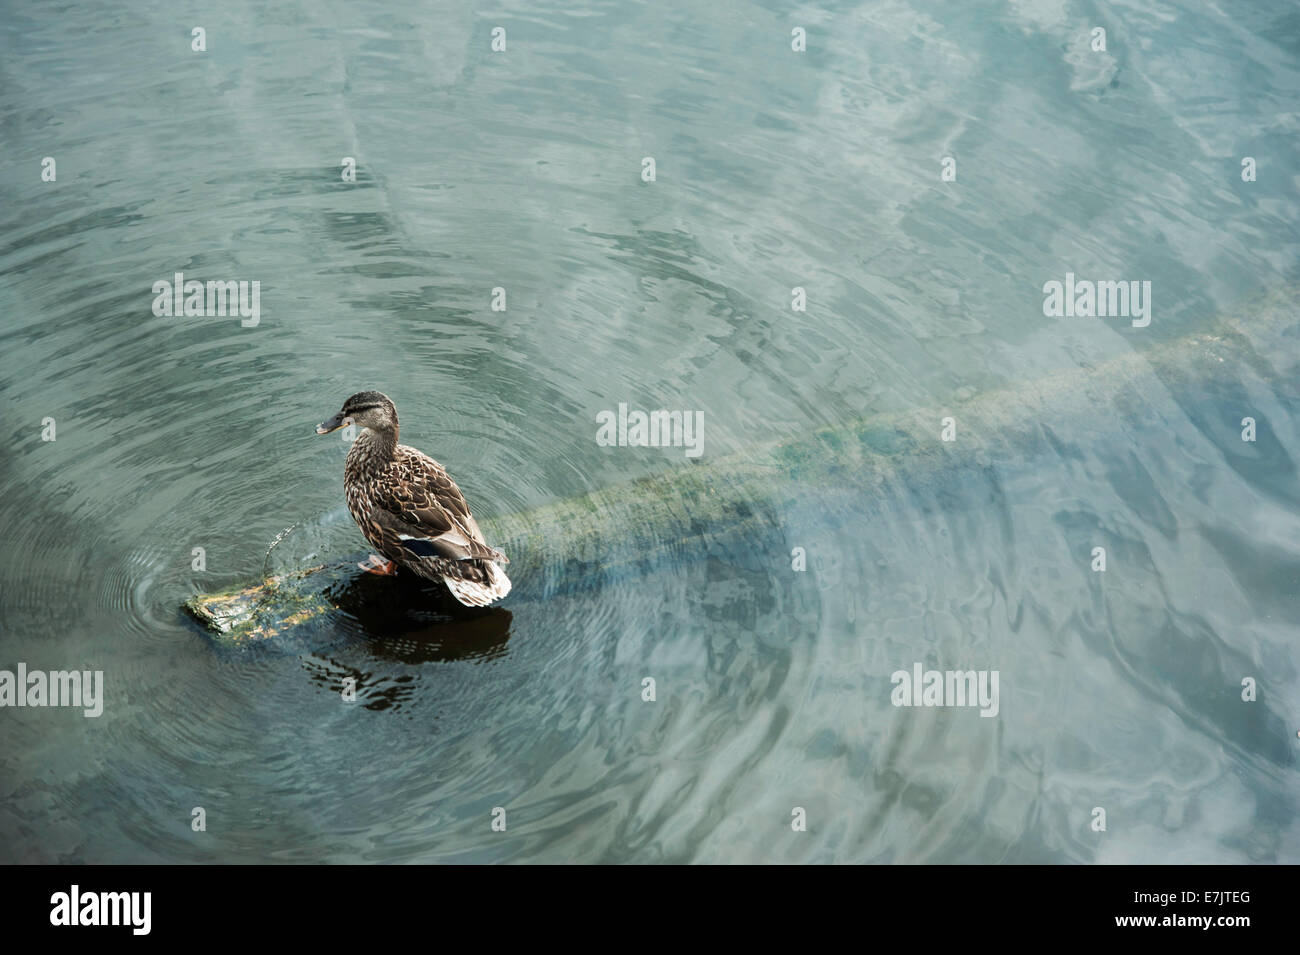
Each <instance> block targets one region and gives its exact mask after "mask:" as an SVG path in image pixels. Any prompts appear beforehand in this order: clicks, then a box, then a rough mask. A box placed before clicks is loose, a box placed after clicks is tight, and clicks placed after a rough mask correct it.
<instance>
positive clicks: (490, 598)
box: [443, 560, 510, 607]
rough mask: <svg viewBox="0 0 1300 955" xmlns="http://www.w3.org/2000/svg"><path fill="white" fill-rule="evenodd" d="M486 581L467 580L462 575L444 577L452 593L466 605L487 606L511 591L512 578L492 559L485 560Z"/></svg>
mask: <svg viewBox="0 0 1300 955" xmlns="http://www.w3.org/2000/svg"><path fill="white" fill-rule="evenodd" d="M482 567H483V568H484V571H485V574H484V576H485V577H486V578H487V580H486V582H480V581H477V580H466V579H464V578H461V577H444V578H443V582H444V583H446V585H447V589H448V590H450V591H451V595H452V596H453V597H455V598H456V599H457V600H459V601H460V602H461V603H463V604H464V605H465V606H466V607H486V606H487V605H488V604H490V603H493V602H494V601H497V600H500V599H501V598H502V597H504V596H505V595H506V594H508V593H510V578H509V577H507V576H506V572H505V571H504V570H502V569H501V568H500V567H498V566H497V565H496V564H494V563H492V562H491V561H487V560H485V561H483V563H482Z"/></svg>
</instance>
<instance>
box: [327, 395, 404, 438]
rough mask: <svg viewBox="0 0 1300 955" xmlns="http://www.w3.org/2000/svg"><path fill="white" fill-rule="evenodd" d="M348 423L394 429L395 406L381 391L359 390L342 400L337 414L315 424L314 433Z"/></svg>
mask: <svg viewBox="0 0 1300 955" xmlns="http://www.w3.org/2000/svg"><path fill="white" fill-rule="evenodd" d="M348 424H354V425H356V426H357V427H359V428H370V429H371V430H372V431H396V430H397V406H396V405H394V404H393V402H392V401H391V400H390V399H389V397H388V395H385V394H383V393H381V392H378V391H359V392H357V393H356V394H355V395H353V396H352V397H351V398H349V399H348V400H347V401H345V402H343V408H342V410H340V411H339V413H338V414H336V415H335V416H334V417H332V418H330V419H328V420H326V421H322V422H321V423H320V424H318V425H316V433H317V434H329V433H330V432H331V431H337V430H338V429H339V428H341V427H343V426H344V425H348Z"/></svg>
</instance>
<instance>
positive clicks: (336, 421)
mask: <svg viewBox="0 0 1300 955" xmlns="http://www.w3.org/2000/svg"><path fill="white" fill-rule="evenodd" d="M347 423H348V422H347V419H346V418H344V417H343V415H341V414H336V415H335V416H334V417H332V418H330V419H329V420H328V421H322V422H321V423H320V424H318V425H316V433H317V434H329V433H330V432H331V431H337V430H338V429H339V428H341V427H343V426H344V425H345V424H347Z"/></svg>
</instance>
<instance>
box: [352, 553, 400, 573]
mask: <svg viewBox="0 0 1300 955" xmlns="http://www.w3.org/2000/svg"><path fill="white" fill-rule="evenodd" d="M357 566H358V567H360V568H361V569H362V570H364V571H365V572H366V573H368V574H379V575H380V576H382V577H391V576H393V575H394V574H396V573H397V564H395V563H393V562H392V561H391V560H384V558H382V557H380V556H379V555H378V554H371V555H370V556H369V557H367V558H366V559H365V560H363V561H362V562H361V563H359V564H357Z"/></svg>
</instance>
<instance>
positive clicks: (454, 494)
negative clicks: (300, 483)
mask: <svg viewBox="0 0 1300 955" xmlns="http://www.w3.org/2000/svg"><path fill="white" fill-rule="evenodd" d="M404 450H405V449H404ZM392 475H393V479H392V480H391V481H386V482H384V483H382V484H380V485H379V486H377V487H375V488H374V489H373V493H372V494H371V504H372V509H371V512H370V519H371V522H372V525H373V527H374V529H375V531H376V533H377V535H378V536H379V538H380V540H379V541H377V542H376V543H382V544H383V545H384V547H383V549H384V550H385V551H386V552H387V553H388V554H389V555H390V556H391V555H394V554H406V555H409V556H411V557H416V558H419V557H442V558H445V559H447V560H474V559H479V560H495V561H500V562H502V563H508V561H507V560H506V556H505V554H503V553H501V552H500V551H499V550H497V549H495V548H493V547H489V546H488V545H487V543H486V542H485V541H484V540H483V533H482V531H480V530H479V528H478V523H477V522H476V521H475V520H474V518H473V516H472V515H471V514H470V512H469V504H467V503H466V501H465V495H464V494H462V493H461V491H460V488H458V487H457V486H456V482H455V481H453V480H452V479H451V478H450V477H449V476H448V475H447V472H446V471H445V470H444V469H443V467H442V465H440V464H438V463H437V462H436V461H434V460H433V459H432V458H430V457H427V456H425V455H423V454H420V453H419V452H418V451H414V450H413V449H412V450H411V451H409V452H408V453H406V454H402V455H400V456H399V458H398V461H397V466H396V467H395V468H394V469H393V471H392Z"/></svg>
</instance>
